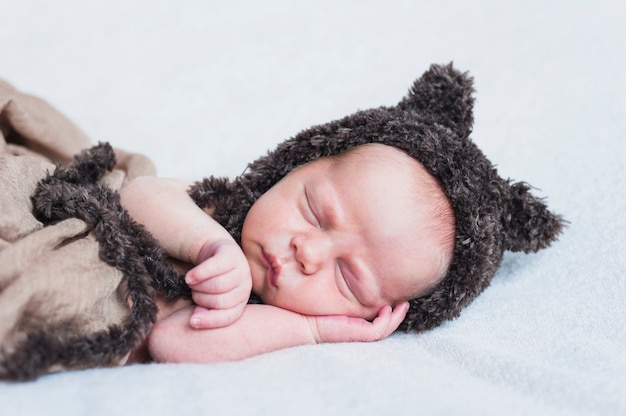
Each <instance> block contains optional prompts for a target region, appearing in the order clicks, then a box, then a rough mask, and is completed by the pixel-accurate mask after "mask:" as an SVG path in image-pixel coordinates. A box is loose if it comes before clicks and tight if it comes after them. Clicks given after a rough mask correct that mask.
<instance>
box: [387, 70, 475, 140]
mask: <svg viewBox="0 0 626 416" xmlns="http://www.w3.org/2000/svg"><path fill="white" fill-rule="evenodd" d="M473 92H474V87H473V79H472V77H470V76H469V75H468V74H467V73H461V72H459V71H457V70H456V69H454V68H453V67H452V63H450V64H448V65H431V67H430V69H429V70H428V71H426V72H425V73H424V74H423V75H422V76H421V77H420V78H419V79H418V80H416V81H415V82H414V83H413V86H412V87H411V89H410V90H409V94H408V95H407V96H406V97H405V98H404V99H403V100H402V101H401V102H400V103H399V104H398V108H400V109H402V110H413V111H416V112H418V113H420V115H424V116H426V117H429V118H430V120H431V121H432V122H433V123H436V124H441V125H444V126H446V127H448V128H450V129H451V130H453V131H454V132H455V133H457V134H458V135H459V137H461V138H467V137H468V136H469V134H470V132H471V130H472V125H473V123H474V116H473V113H472V109H473V106H474V98H473V97H472V94H473Z"/></svg>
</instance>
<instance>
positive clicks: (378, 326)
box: [370, 302, 409, 341]
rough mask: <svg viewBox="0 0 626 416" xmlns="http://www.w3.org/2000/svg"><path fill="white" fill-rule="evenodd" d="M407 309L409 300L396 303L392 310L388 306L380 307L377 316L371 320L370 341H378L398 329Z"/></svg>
mask: <svg viewBox="0 0 626 416" xmlns="http://www.w3.org/2000/svg"><path fill="white" fill-rule="evenodd" d="M408 310H409V302H403V303H401V304H400V305H397V306H396V307H395V308H394V309H393V311H392V310H391V307H390V306H384V307H383V308H381V310H380V311H379V312H378V316H377V317H376V318H375V319H374V320H373V321H372V332H371V333H370V334H371V338H370V341H378V340H381V339H385V338H387V337H388V336H389V335H391V334H392V333H393V331H395V330H396V329H398V327H399V326H400V324H401V323H402V320H403V319H404V317H405V316H406V313H407V311H408Z"/></svg>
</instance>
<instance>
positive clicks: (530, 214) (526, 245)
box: [502, 182, 564, 253]
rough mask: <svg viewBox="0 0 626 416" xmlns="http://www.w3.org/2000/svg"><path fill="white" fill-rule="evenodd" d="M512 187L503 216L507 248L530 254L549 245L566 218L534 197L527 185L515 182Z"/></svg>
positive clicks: (558, 232)
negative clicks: (556, 213)
mask: <svg viewBox="0 0 626 416" xmlns="http://www.w3.org/2000/svg"><path fill="white" fill-rule="evenodd" d="M509 189H510V199H509V201H507V202H508V205H507V206H506V207H505V208H504V210H503V218H502V221H503V224H504V240H503V246H504V248H505V249H507V250H510V251H523V252H525V253H529V252H533V251H538V250H540V249H542V248H545V247H547V246H549V245H550V243H552V242H553V241H555V240H556V238H557V237H558V235H559V234H560V233H561V231H562V229H563V225H564V221H563V218H562V217H561V216H560V215H555V214H553V213H552V212H550V211H549V210H548V207H547V206H546V204H544V202H543V201H542V200H541V199H539V198H537V197H535V196H533V195H532V194H531V193H530V187H529V186H528V184H526V183H523V182H519V183H515V184H513V185H511V186H510V188H509ZM505 203H506V202H505Z"/></svg>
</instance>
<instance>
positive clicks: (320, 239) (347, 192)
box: [242, 145, 441, 318]
mask: <svg viewBox="0 0 626 416" xmlns="http://www.w3.org/2000/svg"><path fill="white" fill-rule="evenodd" d="M407 159H410V160H407ZM420 174H426V173H425V170H424V168H423V166H422V165H420V164H419V163H418V162H416V161H415V160H413V159H411V158H409V156H407V155H405V154H404V153H402V152H401V151H400V150H398V149H395V148H393V147H390V146H384V145H367V146H362V147H361V148H359V149H358V150H357V151H353V152H349V153H347V154H346V155H342V156H340V157H339V158H336V159H328V158H324V159H319V160H316V161H314V162H311V163H309V164H307V165H304V166H301V167H299V168H297V169H295V170H293V171H292V172H290V173H289V174H288V175H287V176H286V177H284V178H283V179H282V180H281V181H280V182H278V183H277V184H276V185H274V186H273V187H272V188H271V189H270V190H269V191H267V192H266V193H265V194H263V195H262V196H261V197H260V198H259V199H258V200H257V201H256V203H255V204H254V205H253V206H252V208H251V209H250V211H249V213H248V215H247V217H246V220H245V222H244V225H243V230H242V247H243V251H244V253H245V255H246V257H247V259H248V261H249V263H250V270H251V274H252V290H253V292H254V293H256V294H257V295H259V296H260V297H261V299H262V300H263V302H264V303H266V304H270V305H274V306H278V307H281V308H284V309H288V310H291V311H294V312H298V313H302V314H306V315H348V316H354V317H361V318H372V317H374V316H376V314H377V312H378V310H379V309H380V308H381V307H382V306H384V305H391V306H394V305H395V304H396V303H399V302H401V301H404V300H408V299H410V298H412V297H414V296H415V295H416V294H418V293H420V292H424V291H426V290H428V289H429V288H430V287H431V286H432V285H433V284H434V283H435V281H436V279H438V277H439V274H440V270H441V261H440V259H439V257H440V256H438V254H437V243H436V241H437V240H436V239H435V238H434V236H433V231H432V227H428V224H427V221H428V219H427V218H429V216H428V213H427V212H426V211H427V209H428V204H426V203H425V204H422V203H420V198H419V197H416V195H415V190H414V189H412V188H411V187H412V186H413V185H412V184H411V182H412V181H413V183H414V182H415V176H416V175H420ZM424 198H426V196H424Z"/></svg>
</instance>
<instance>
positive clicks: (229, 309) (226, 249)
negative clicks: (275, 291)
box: [185, 239, 252, 329]
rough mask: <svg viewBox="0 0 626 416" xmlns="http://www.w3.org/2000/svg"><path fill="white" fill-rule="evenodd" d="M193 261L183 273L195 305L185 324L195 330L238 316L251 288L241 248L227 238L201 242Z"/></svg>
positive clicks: (213, 326) (230, 321) (234, 318)
mask: <svg viewBox="0 0 626 416" xmlns="http://www.w3.org/2000/svg"><path fill="white" fill-rule="evenodd" d="M197 263H198V265H197V266H196V267H194V268H193V269H191V270H189V271H188V272H187V275H186V276H185V281H186V282H187V284H188V285H189V287H190V288H191V296H192V298H193V300H194V302H195V303H196V304H197V305H198V306H196V308H195V310H194V312H193V313H192V314H191V317H190V319H189V324H190V325H191V327H193V328H197V329H208V328H220V327H224V326H228V325H230V324H232V323H233V322H235V321H236V320H237V319H239V318H240V317H241V315H242V313H243V310H244V308H245V306H246V303H247V302H248V298H249V296H250V291H251V289H252V278H251V277H250V267H249V265H248V261H247V259H246V257H245V256H244V254H243V252H242V251H241V248H240V247H239V246H238V245H237V243H235V242H234V241H233V240H229V239H223V240H218V241H214V242H211V243H209V244H205V245H204V247H202V249H201V250H200V254H199V255H198V260H197Z"/></svg>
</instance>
